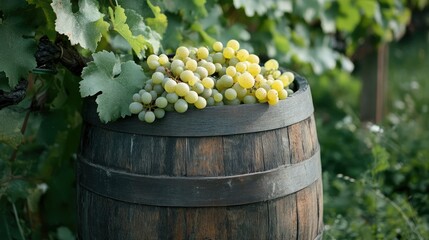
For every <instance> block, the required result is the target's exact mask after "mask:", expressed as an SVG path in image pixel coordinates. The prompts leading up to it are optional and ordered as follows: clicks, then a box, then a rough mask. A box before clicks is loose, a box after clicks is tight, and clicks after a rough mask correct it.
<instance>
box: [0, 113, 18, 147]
mask: <svg viewBox="0 0 429 240" xmlns="http://www.w3.org/2000/svg"><path fill="white" fill-rule="evenodd" d="M0 119H1V124H0V142H1V143H5V144H7V145H9V146H11V147H13V148H15V149H16V148H17V147H18V146H19V145H20V144H21V141H22V138H23V136H22V133H21V125H22V121H23V119H24V116H23V114H20V113H18V112H16V111H12V110H10V109H9V108H4V109H2V110H0Z"/></svg>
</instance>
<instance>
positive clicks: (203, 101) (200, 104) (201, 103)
mask: <svg viewBox="0 0 429 240" xmlns="http://www.w3.org/2000/svg"><path fill="white" fill-rule="evenodd" d="M194 105H195V107H196V108H198V109H203V108H205V107H206V106H207V101H206V99H205V98H203V97H198V100H197V101H196V102H195V103H194Z"/></svg>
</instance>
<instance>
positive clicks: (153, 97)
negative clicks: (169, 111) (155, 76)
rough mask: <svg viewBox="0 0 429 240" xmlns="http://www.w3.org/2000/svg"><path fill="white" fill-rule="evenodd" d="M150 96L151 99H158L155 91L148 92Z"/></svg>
mask: <svg viewBox="0 0 429 240" xmlns="http://www.w3.org/2000/svg"><path fill="white" fill-rule="evenodd" d="M149 93H150V95H152V99H156V98H157V97H158V93H157V92H156V91H155V90H152V91H150V92H149Z"/></svg>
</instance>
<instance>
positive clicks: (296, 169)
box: [78, 76, 323, 240]
mask: <svg viewBox="0 0 429 240" xmlns="http://www.w3.org/2000/svg"><path fill="white" fill-rule="evenodd" d="M296 84H297V85H298V90H297V91H296V92H295V93H294V94H292V95H291V97H289V98H288V99H286V100H285V101H280V103H279V104H278V105H277V106H268V105H267V104H249V105H238V106H223V107H207V108H206V109H204V110H190V111H188V112H186V113H184V114H179V113H170V112H169V113H167V115H166V117H165V118H164V119H161V120H157V122H155V123H153V124H145V123H142V122H140V121H138V120H137V119H136V118H127V119H124V120H120V121H117V122H114V123H109V124H102V123H100V122H99V120H98V116H97V115H96V110H95V108H96V106H95V104H94V103H93V102H89V103H88V106H87V107H86V108H85V109H87V111H86V112H85V113H84V119H85V123H84V127H83V135H82V140H81V148H80V149H81V150H80V153H79V157H78V206H79V207H78V211H79V213H78V215H79V229H78V235H79V239H85V240H86V239H91V240H92V239H103V240H104V239H121V240H122V239H139V240H140V239H213V240H214V239H246V240H247V239H304V240H309V239H321V236H322V232H323V221H322V216H323V196H322V192H323V190H322V180H321V165H320V152H319V144H318V139H317V133H316V127H315V121H314V117H313V110H314V109H313V103H312V98H311V93H310V88H309V85H308V83H307V81H306V80H305V79H303V78H301V77H299V76H298V77H297V78H296Z"/></svg>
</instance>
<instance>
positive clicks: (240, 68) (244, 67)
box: [235, 62, 247, 73]
mask: <svg viewBox="0 0 429 240" xmlns="http://www.w3.org/2000/svg"><path fill="white" fill-rule="evenodd" d="M235 68H236V69H237V71H238V72H240V73H244V71H246V70H247V65H246V64H245V63H244V62H238V63H237V64H236V65H235Z"/></svg>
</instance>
